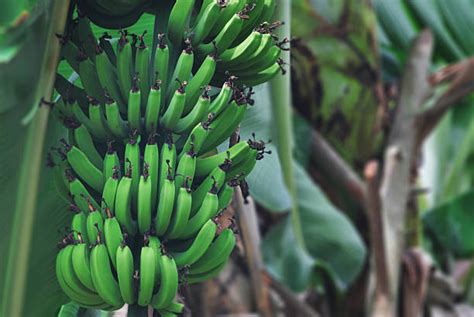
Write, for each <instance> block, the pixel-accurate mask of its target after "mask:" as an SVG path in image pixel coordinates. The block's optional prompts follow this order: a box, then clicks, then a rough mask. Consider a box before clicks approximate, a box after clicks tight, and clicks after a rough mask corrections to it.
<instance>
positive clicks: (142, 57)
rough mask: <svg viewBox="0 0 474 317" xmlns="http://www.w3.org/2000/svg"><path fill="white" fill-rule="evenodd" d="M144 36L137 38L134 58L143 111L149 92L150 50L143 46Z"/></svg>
mask: <svg viewBox="0 0 474 317" xmlns="http://www.w3.org/2000/svg"><path fill="white" fill-rule="evenodd" d="M145 34H146V31H145V32H143V34H142V35H141V36H139V37H138V40H139V45H138V47H137V53H136V57H135V71H136V72H137V74H138V78H139V79H140V80H139V82H138V87H139V88H140V91H141V108H142V110H145V108H146V103H147V100H148V93H149V91H150V74H149V71H148V69H149V67H150V49H149V48H148V46H147V45H146V44H145V40H144V37H145Z"/></svg>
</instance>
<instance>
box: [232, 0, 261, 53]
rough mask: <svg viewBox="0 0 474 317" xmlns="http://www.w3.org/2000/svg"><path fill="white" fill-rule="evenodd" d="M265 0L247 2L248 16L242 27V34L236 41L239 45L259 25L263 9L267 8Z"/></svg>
mask: <svg viewBox="0 0 474 317" xmlns="http://www.w3.org/2000/svg"><path fill="white" fill-rule="evenodd" d="M264 4H265V0H255V1H254V2H253V5H249V4H247V7H246V9H247V10H245V11H246V13H245V14H246V18H245V21H244V22H243V25H242V29H241V30H240V34H239V35H238V37H237V38H236V40H235V41H234V44H235V45H237V44H238V43H240V42H242V41H244V39H245V38H247V37H248V36H249V34H250V33H251V32H252V29H254V28H255V26H257V25H258V24H257V23H258V22H259V21H260V16H261V15H262V11H263V9H264V8H265V6H264Z"/></svg>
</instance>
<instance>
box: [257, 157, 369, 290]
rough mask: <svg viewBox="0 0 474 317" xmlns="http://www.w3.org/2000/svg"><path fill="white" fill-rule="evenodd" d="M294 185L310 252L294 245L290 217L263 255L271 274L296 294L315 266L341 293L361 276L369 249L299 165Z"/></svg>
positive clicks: (273, 231)
mask: <svg viewBox="0 0 474 317" xmlns="http://www.w3.org/2000/svg"><path fill="white" fill-rule="evenodd" d="M294 167H295V183H296V185H297V197H298V206H299V212H300V217H301V225H302V231H303V237H304V240H305V245H306V249H307V250H303V249H301V248H300V247H299V246H298V245H297V243H295V239H294V232H293V227H292V224H291V220H290V218H289V216H288V217H287V218H285V219H284V220H282V222H281V223H279V224H278V225H276V226H275V227H273V228H272V229H271V230H270V232H269V233H268V234H267V236H266V237H265V239H264V241H263V245H262V252H263V256H264V260H265V264H266V265H267V267H268V269H269V271H270V272H271V273H272V274H273V275H275V276H276V277H277V278H278V279H279V280H281V281H282V282H284V283H285V284H286V285H288V286H289V287H291V288H292V289H293V290H295V291H302V290H304V289H305V288H306V287H307V286H308V285H309V284H310V283H311V280H312V279H311V277H312V274H313V273H314V269H315V268H316V267H320V268H323V269H324V270H326V272H327V273H329V276H331V278H332V280H333V281H334V282H335V285H337V286H338V287H339V288H340V289H341V290H344V289H345V288H346V287H347V286H348V285H350V283H351V282H352V281H353V280H354V279H355V278H356V277H357V275H358V274H359V273H360V271H361V269H362V267H363V265H364V263H365V256H366V253H367V251H366V248H365V246H364V243H363V241H362V239H361V238H360V236H359V234H358V232H357V230H356V229H355V228H354V226H353V225H352V224H351V222H350V221H349V219H348V218H347V217H346V216H345V215H344V214H343V213H341V211H339V210H338V209H337V208H336V207H334V206H333V205H332V204H331V203H330V202H329V200H328V199H327V198H326V197H325V196H324V194H323V193H322V192H321V190H320V189H319V187H318V186H317V185H316V184H314V183H313V181H312V180H311V178H310V177H309V175H308V174H307V173H306V172H305V170H304V169H303V168H301V167H300V166H299V165H298V164H297V163H295V164H294Z"/></svg>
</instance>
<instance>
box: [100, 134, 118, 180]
mask: <svg viewBox="0 0 474 317" xmlns="http://www.w3.org/2000/svg"><path fill="white" fill-rule="evenodd" d="M103 166H104V169H103V171H102V174H103V175H104V182H107V180H108V179H109V178H110V177H113V176H114V175H115V174H116V175H115V176H116V177H120V176H121V175H120V159H119V157H118V154H117V151H115V149H114V148H113V146H112V142H108V143H107V152H106V153H105V157H104V162H103ZM104 186H105V185H104Z"/></svg>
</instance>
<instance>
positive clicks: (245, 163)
mask: <svg viewBox="0 0 474 317" xmlns="http://www.w3.org/2000/svg"><path fill="white" fill-rule="evenodd" d="M259 158H260V156H259V151H258V150H256V149H254V148H251V149H250V152H249V153H248V154H247V157H246V158H245V159H244V160H242V161H241V162H240V163H238V164H235V165H232V167H231V168H230V170H229V171H228V172H227V174H226V181H228V180H231V179H233V178H243V177H245V176H248V175H249V174H250V172H251V171H252V170H253V168H254V167H255V164H256V163H257V160H258V159H259Z"/></svg>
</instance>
